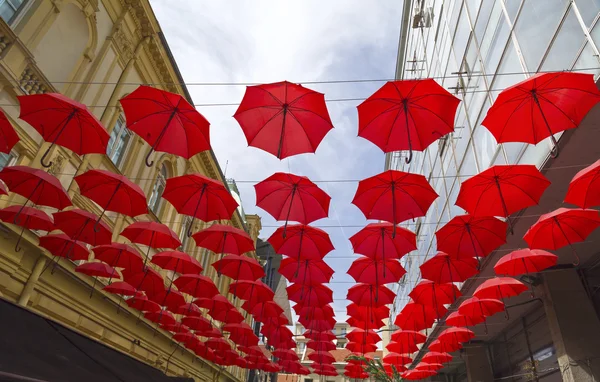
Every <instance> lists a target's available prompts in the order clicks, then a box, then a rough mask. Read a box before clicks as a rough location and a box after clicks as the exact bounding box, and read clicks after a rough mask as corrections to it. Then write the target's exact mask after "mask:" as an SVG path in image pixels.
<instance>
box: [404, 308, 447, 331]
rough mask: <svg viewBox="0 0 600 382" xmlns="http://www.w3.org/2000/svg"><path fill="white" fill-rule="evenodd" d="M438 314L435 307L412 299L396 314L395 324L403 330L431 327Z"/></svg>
mask: <svg viewBox="0 0 600 382" xmlns="http://www.w3.org/2000/svg"><path fill="white" fill-rule="evenodd" d="M438 316H439V314H438V313H437V311H436V309H435V308H432V307H431V306H429V305H423V304H417V303H415V302H412V301H411V302H409V303H408V304H406V305H405V306H404V308H402V311H401V312H400V313H399V314H398V315H397V316H396V319H395V320H394V325H397V326H399V327H400V328H402V329H403V330H424V329H427V328H430V327H431V326H432V325H433V322H434V321H435V320H436V319H437V318H438Z"/></svg>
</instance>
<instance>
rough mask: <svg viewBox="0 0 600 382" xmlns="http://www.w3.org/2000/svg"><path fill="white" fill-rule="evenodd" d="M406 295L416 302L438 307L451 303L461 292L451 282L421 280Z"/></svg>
mask: <svg viewBox="0 0 600 382" xmlns="http://www.w3.org/2000/svg"><path fill="white" fill-rule="evenodd" d="M408 295H409V296H410V297H411V298H412V299H413V300H414V301H415V302H416V303H418V304H424V305H429V306H431V307H433V308H434V309H438V308H441V307H442V306H443V305H445V304H452V303H453V302H454V301H455V300H456V298H457V297H460V295H461V294H460V291H459V290H458V288H457V287H456V285H454V284H452V283H443V284H438V283H435V282H433V281H430V280H423V281H421V282H419V283H418V284H417V285H416V286H415V287H414V288H413V290H412V291H411V292H410V293H409V294H408ZM438 318H439V317H438Z"/></svg>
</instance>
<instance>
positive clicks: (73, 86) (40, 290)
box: [0, 0, 261, 381]
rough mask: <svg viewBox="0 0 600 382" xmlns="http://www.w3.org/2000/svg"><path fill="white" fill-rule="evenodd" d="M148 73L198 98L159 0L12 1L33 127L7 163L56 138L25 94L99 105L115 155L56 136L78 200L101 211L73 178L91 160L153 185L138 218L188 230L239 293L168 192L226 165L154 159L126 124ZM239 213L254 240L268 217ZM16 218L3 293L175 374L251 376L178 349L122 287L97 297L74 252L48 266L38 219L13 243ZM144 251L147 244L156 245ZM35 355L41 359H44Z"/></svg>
mask: <svg viewBox="0 0 600 382" xmlns="http://www.w3.org/2000/svg"><path fill="white" fill-rule="evenodd" d="M139 84H150V85H152V86H156V87H159V88H161V89H164V90H167V91H170V92H174V93H178V94H181V95H183V96H184V97H185V98H187V99H188V100H189V101H190V103H192V101H191V98H190V96H189V93H188V92H187V90H186V88H185V86H184V85H183V79H182V77H181V75H180V73H179V71H178V69H177V66H176V64H175V62H174V60H173V57H172V55H171V53H170V51H169V47H168V45H167V43H166V40H165V37H164V35H163V33H162V31H161V28H160V26H159V24H158V22H157V20H156V17H155V15H154V13H153V11H152V8H151V6H150V3H149V1H148V0H3V1H0V105H1V107H2V110H3V111H4V112H5V113H6V115H7V117H8V118H9V120H10V122H11V123H12V124H13V126H14V127H15V129H16V130H17V132H18V134H19V136H20V138H21V140H20V142H19V143H18V144H17V145H16V146H15V148H14V150H13V152H12V153H11V154H10V155H4V154H2V157H1V158H0V166H1V167H4V166H6V165H26V166H32V167H39V160H40V157H41V155H42V154H43V152H44V150H45V149H46V147H47V145H48V143H44V142H43V141H42V139H41V137H40V136H39V134H38V133H37V132H36V131H35V130H34V129H32V128H31V127H30V126H29V125H28V124H27V123H25V122H24V121H21V120H20V119H18V115H19V108H18V102H17V98H16V97H17V96H19V95H25V94H39V93H46V92H57V93H62V94H64V95H66V96H67V97H70V98H72V99H74V100H76V101H79V102H81V103H83V104H85V105H87V106H88V107H89V108H90V110H91V111H92V112H93V113H94V114H95V116H96V117H97V118H98V119H99V120H100V121H101V122H102V124H103V125H104V126H105V127H106V129H107V131H108V132H109V134H110V142H109V145H108V151H107V155H106V156H103V155H87V156H84V157H79V156H77V155H74V154H73V153H72V152H70V151H69V150H65V149H63V148H60V147H56V148H54V149H53V150H52V151H51V160H52V161H53V163H54V164H53V165H52V167H51V168H50V169H49V172H50V173H52V174H53V175H55V176H56V177H58V178H59V180H60V182H61V183H62V185H63V186H64V187H65V189H67V190H68V193H69V195H70V196H71V198H72V200H73V204H74V205H75V206H76V207H79V208H82V209H86V210H88V211H91V212H93V213H96V214H99V213H100V212H101V211H100V209H99V207H98V206H97V205H96V204H94V203H92V202H91V201H89V200H88V199H86V198H83V197H81V195H79V194H78V192H77V186H76V183H75V182H73V177H74V176H75V175H76V174H80V173H83V172H85V171H86V170H88V169H91V168H99V169H106V170H109V171H112V172H116V173H121V174H124V175H126V176H127V177H129V178H130V179H132V180H133V181H134V182H136V183H138V184H139V185H140V187H141V188H142V189H143V190H144V192H145V193H146V196H147V200H148V203H149V206H148V207H149V213H148V215H142V216H140V217H139V218H136V219H137V220H150V221H159V222H162V223H164V224H166V225H168V226H169V227H170V228H171V229H173V230H174V231H175V232H176V233H178V234H179V235H180V238H181V241H182V243H183V244H182V247H181V248H180V249H181V250H183V251H186V252H187V253H189V254H191V255H192V256H194V257H195V258H197V259H198V260H199V261H200V262H201V264H202V266H203V267H204V274H205V275H207V276H209V277H212V278H213V279H214V281H215V284H216V285H217V286H218V288H219V290H220V291H221V293H222V294H223V295H227V290H228V286H229V282H230V280H229V279H228V278H227V277H217V275H216V272H215V270H214V269H213V268H212V267H211V266H210V264H211V263H212V262H214V261H215V260H217V257H216V255H214V254H211V253H209V252H207V251H205V250H202V249H201V248H198V247H196V246H195V245H194V242H193V240H190V239H188V237H187V235H185V233H186V230H187V228H188V226H189V224H190V223H191V219H188V218H184V217H183V216H181V215H178V214H177V213H176V211H175V210H174V208H173V207H172V206H170V205H169V204H168V203H166V202H165V201H164V200H163V199H162V198H161V195H162V192H163V191H164V188H165V182H166V179H167V178H169V177H172V176H178V175H183V174H186V173H200V174H203V175H206V176H208V177H211V178H213V179H217V180H220V181H222V182H224V183H225V178H224V176H223V173H222V171H221V169H220V167H219V164H218V163H217V161H216V159H215V156H214V154H213V153H212V151H209V152H204V153H201V154H199V155H196V156H194V157H193V158H191V159H190V160H189V161H186V160H183V159H182V158H178V157H175V156H173V155H169V154H163V153H156V154H155V158H154V159H155V162H154V165H153V166H152V167H150V168H148V167H146V166H145V164H144V161H143V158H144V156H145V155H146V153H147V152H148V150H149V146H148V145H147V144H146V143H145V142H144V141H143V140H142V139H141V138H139V137H138V136H136V135H134V134H132V133H131V132H130V131H129V130H128V129H127V128H126V127H125V120H124V114H123V112H122V110H121V107H120V104H119V102H118V100H119V99H120V98H122V97H123V96H125V95H127V94H129V93H130V92H131V91H133V90H134V89H135V88H136V87H137V86H138V85H139ZM236 196H237V197H238V199H239V195H236ZM23 203H24V199H23V198H21V197H20V196H16V195H10V196H9V197H2V198H1V199H0V207H5V206H7V205H10V204H23ZM48 212H52V211H51V210H48ZM104 220H105V222H106V223H107V224H108V226H109V227H110V229H111V230H112V232H113V241H115V242H119V241H120V242H122V241H123V240H124V239H123V238H121V237H119V232H121V231H122V230H123V228H124V227H126V226H127V225H128V224H130V223H132V222H133V221H134V219H131V218H128V217H123V216H122V215H119V216H117V215H116V214H113V213H106V214H105V215H104ZM194 224H195V227H193V229H194V231H197V230H199V229H201V228H203V227H204V226H205V224H204V223H202V222H200V221H197V220H196V221H195V223H194ZM231 224H233V225H234V226H236V227H238V228H242V229H245V230H246V231H247V232H248V233H249V234H250V235H251V236H252V238H253V239H254V240H256V239H257V237H258V234H259V232H260V229H261V225H260V218H259V217H258V216H256V215H244V214H243V211H242V210H241V209H239V210H238V211H237V212H236V213H235V214H234V216H233V218H232V220H231ZM15 230H16V228H15V227H14V226H12V225H1V226H0V231H2V232H1V234H0V296H1V297H2V299H4V300H5V301H8V302H11V303H15V304H18V305H19V306H21V307H24V308H26V309H28V310H30V311H32V312H34V313H36V314H38V315H40V316H43V317H45V318H47V319H49V320H52V321H53V322H57V323H59V324H62V325H64V326H65V327H67V328H69V329H72V330H73V331H75V332H77V333H79V334H82V335H84V336H86V337H89V338H92V339H94V340H96V341H99V342H101V343H102V344H104V345H106V346H108V347H109V348H112V349H114V350H116V351H118V352H120V353H122V354H124V355H123V356H128V357H132V358H134V359H136V360H138V361H141V362H143V363H145V364H148V365H151V366H153V367H155V368H158V369H160V370H162V371H164V372H165V373H166V374H167V375H172V376H185V377H188V378H193V379H194V380H197V381H207V380H211V381H214V380H217V379H221V380H231V381H238V380H245V379H246V370H244V369H240V368H236V367H229V368H227V369H225V370H222V369H220V368H218V367H217V366H216V365H214V364H211V363H208V362H206V361H203V360H201V359H199V358H197V357H196V356H195V354H194V353H192V352H190V351H188V350H180V351H177V352H174V349H176V347H175V343H174V342H173V340H172V339H171V335H170V334H169V333H168V332H164V331H161V330H158V334H156V333H155V329H154V325H151V324H150V323H149V322H146V321H145V320H144V319H142V321H141V322H142V323H139V322H138V321H139V320H138V319H137V313H136V312H135V311H133V310H129V308H127V307H123V305H124V304H120V302H119V300H118V298H116V297H115V296H114V295H109V294H107V293H104V292H102V291H97V292H95V293H94V295H93V297H92V298H90V288H91V287H92V283H93V279H92V278H90V277H87V276H83V275H81V274H78V273H75V272H74V268H75V264H74V263H73V262H69V261H66V260H64V259H63V261H61V266H59V267H57V269H56V272H55V273H54V274H51V273H50V272H49V271H47V272H43V273H42V271H43V270H44V269H45V267H46V265H47V264H48V261H49V259H50V257H49V254H47V253H45V252H44V251H42V250H41V249H40V248H39V247H38V246H37V243H38V238H37V236H38V235H37V234H36V233H35V232H29V231H26V232H25V236H24V242H25V243H24V245H23V250H22V251H20V252H18V253H17V252H15V251H14V249H13V248H14V244H15V240H16V237H17V234H18V231H16V232H15ZM138 249H141V248H138ZM140 252H141V253H145V248H143V252H142V251H140ZM150 255H152V252H151V253H150ZM159 271H160V270H159ZM160 273H162V274H163V275H165V274H164V272H163V271H160ZM96 289H100V285H97V286H96ZM237 303H238V304H239V303H240V302H239V301H238V302H237ZM119 304H120V305H121V307H120V312H119V313H117V305H119ZM180 349H181V348H180ZM31 366H32V370H35V365H31Z"/></svg>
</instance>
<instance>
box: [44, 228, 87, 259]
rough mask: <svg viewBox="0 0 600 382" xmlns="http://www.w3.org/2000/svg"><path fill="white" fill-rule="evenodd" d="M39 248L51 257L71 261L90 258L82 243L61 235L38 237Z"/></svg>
mask: <svg viewBox="0 0 600 382" xmlns="http://www.w3.org/2000/svg"><path fill="white" fill-rule="evenodd" d="M40 247H42V248H44V249H46V250H47V251H48V252H50V253H51V254H52V256H55V257H66V258H67V259H71V260H73V261H76V260H87V259H88V257H90V252H89V251H88V249H87V247H86V246H85V244H84V243H82V242H80V241H77V240H73V239H71V238H69V237H68V236H67V235H65V234H62V233H59V234H53V235H46V236H42V237H40Z"/></svg>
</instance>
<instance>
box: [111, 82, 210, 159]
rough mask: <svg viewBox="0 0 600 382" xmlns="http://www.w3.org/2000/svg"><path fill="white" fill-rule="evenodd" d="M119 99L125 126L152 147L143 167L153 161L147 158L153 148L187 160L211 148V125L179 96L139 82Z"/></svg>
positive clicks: (147, 156) (148, 156)
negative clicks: (125, 122) (139, 84)
mask: <svg viewBox="0 0 600 382" xmlns="http://www.w3.org/2000/svg"><path fill="white" fill-rule="evenodd" d="M120 102H121V106H122V107H123V111H124V112H125V120H126V121H127V128H128V129H129V130H131V131H133V132H134V133H136V134H137V135H139V136H140V137H141V138H142V139H143V140H145V141H146V142H148V144H149V145H150V146H151V147H152V148H151V149H150V152H149V153H148V155H146V166H148V167H150V166H152V164H153V163H154V161H152V162H150V161H149V160H150V155H152V152H153V151H161V152H167V153H170V154H175V155H177V156H180V157H183V158H185V159H190V158H191V157H193V156H194V155H196V154H198V153H199V152H202V151H206V150H210V137H209V126H210V124H209V123H208V121H207V120H206V118H204V117H203V116H202V114H200V113H199V112H198V111H197V110H196V108H195V107H194V106H192V105H190V103H189V102H188V101H187V100H186V99H185V98H183V97H182V96H181V95H179V94H175V93H170V92H167V91H164V90H160V89H156V88H152V87H150V86H144V85H142V86H139V87H138V88H137V89H135V90H134V91H133V92H131V94H129V95H127V96H125V97H123V98H121V99H120Z"/></svg>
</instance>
